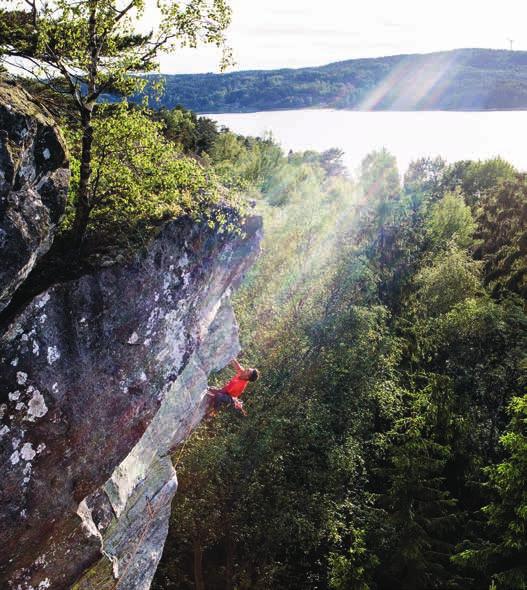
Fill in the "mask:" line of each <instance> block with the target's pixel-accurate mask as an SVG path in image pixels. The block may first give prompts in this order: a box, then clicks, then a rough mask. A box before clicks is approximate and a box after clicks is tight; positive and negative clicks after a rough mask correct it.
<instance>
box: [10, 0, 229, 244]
mask: <svg viewBox="0 0 527 590" xmlns="http://www.w3.org/2000/svg"><path fill="white" fill-rule="evenodd" d="M145 9H146V3H145V1H144V0H131V1H130V2H124V3H123V2H120V1H119V0H52V1H47V0H46V1H44V0H30V1H28V0H15V1H14V2H12V1H6V0H4V1H2V2H0V59H1V61H2V62H3V63H7V64H11V65H12V67H14V68H16V69H18V70H22V71H23V72H26V73H28V74H31V75H32V76H34V77H35V78H36V79H37V80H38V81H39V83H40V84H41V85H43V86H46V87H47V88H48V89H49V90H50V91H51V92H53V93H55V94H57V95H60V96H66V97H67V98H68V102H67V104H68V106H69V109H68V114H69V116H70V117H74V127H75V128H76V129H77V128H78V129H80V130H81V135H80V145H81V151H80V156H79V160H80V165H79V167H78V177H79V178H78V185H77V187H76V189H77V190H76V192H75V218H74V222H73V224H72V236H73V238H74V240H75V242H76V243H77V246H81V245H82V242H83V240H84V237H85V234H86V230H87V227H88V224H89V221H90V215H91V214H92V212H93V211H94V209H95V208H96V207H97V204H98V203H97V201H96V200H94V198H95V197H94V192H96V189H94V187H93V186H92V185H93V183H97V178H93V176H92V160H93V141H94V134H95V128H94V124H93V120H94V117H95V119H96V118H97V116H98V113H99V112H100V111H99V110H98V109H96V103H97V101H98V99H99V98H101V96H102V95H103V94H104V93H106V92H108V91H110V90H111V91H114V92H118V93H120V94H122V95H124V96H128V95H130V94H132V93H134V92H137V91H139V90H141V89H143V88H144V87H145V84H146V79H145V78H144V77H143V76H141V75H139V74H144V73H146V72H151V71H153V70H155V69H156V67H157V58H158V56H159V54H160V53H161V52H162V51H174V50H175V49H176V48H178V47H180V46H190V47H195V46H196V45H197V44H198V42H200V41H203V42H205V43H212V44H215V45H217V46H220V47H224V42H225V38H224V30H225V28H226V27H227V25H228V24H229V22H230V10H229V8H228V7H227V5H226V4H225V2H224V0H190V1H189V2H186V3H184V4H181V3H178V2H171V1H170V0H158V1H157V3H156V9H157V12H158V19H157V24H156V27H154V29H153V30H151V31H150V32H147V33H141V32H140V21H141V18H142V17H143V16H144V14H145ZM224 58H225V60H227V61H228V51H226V53H224ZM225 63H226V62H225ZM123 214H125V212H123Z"/></svg>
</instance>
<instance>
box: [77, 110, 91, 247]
mask: <svg viewBox="0 0 527 590" xmlns="http://www.w3.org/2000/svg"><path fill="white" fill-rule="evenodd" d="M91 122H92V112H91V110H86V111H85V112H84V113H83V116H82V151H81V166H80V178H79V192H78V194H77V201H76V203H75V219H74V221H73V238H74V241H75V244H76V245H77V246H78V247H80V246H81V245H82V242H83V241H84V237H85V235H86V228H87V227H88V221H89V219H90V210H91V206H90V205H91V204H90V177H91V162H92V145H93V127H92V124H91Z"/></svg>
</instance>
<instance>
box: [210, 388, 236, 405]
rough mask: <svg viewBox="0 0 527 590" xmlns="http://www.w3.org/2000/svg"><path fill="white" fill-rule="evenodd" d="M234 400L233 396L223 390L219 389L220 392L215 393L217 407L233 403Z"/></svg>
mask: <svg viewBox="0 0 527 590" xmlns="http://www.w3.org/2000/svg"><path fill="white" fill-rule="evenodd" d="M233 404H234V400H233V399H232V397H231V396H230V395H229V394H228V393H225V392H223V391H218V393H216V394H214V407H215V408H216V409H219V408H221V406H224V405H233Z"/></svg>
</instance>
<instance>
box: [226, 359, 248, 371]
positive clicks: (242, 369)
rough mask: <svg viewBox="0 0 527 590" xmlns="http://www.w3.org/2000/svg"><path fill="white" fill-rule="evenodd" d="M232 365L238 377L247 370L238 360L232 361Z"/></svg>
mask: <svg viewBox="0 0 527 590" xmlns="http://www.w3.org/2000/svg"><path fill="white" fill-rule="evenodd" d="M230 365H231V367H232V368H233V369H234V370H235V371H236V374H237V375H239V374H240V373H243V371H245V369H244V368H243V367H242V366H241V365H240V363H239V362H238V359H232V361H231V362H230Z"/></svg>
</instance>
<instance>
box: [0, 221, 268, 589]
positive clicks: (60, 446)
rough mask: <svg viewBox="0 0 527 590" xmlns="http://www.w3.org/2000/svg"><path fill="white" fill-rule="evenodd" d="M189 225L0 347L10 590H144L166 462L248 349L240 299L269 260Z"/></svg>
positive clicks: (171, 489) (67, 296)
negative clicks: (211, 387)
mask: <svg viewBox="0 0 527 590" xmlns="http://www.w3.org/2000/svg"><path fill="white" fill-rule="evenodd" d="M260 234H261V222H260V220H259V219H258V218H251V219H249V220H248V221H247V222H246V225H245V228H244V233H243V234H240V235H232V234H220V233H217V232H216V231H214V230H212V229H210V228H209V227H207V225H206V224H203V225H197V224H195V223H193V222H191V221H188V220H183V221H180V222H173V223H170V224H168V225H167V226H166V227H165V228H164V230H163V231H162V232H161V233H160V235H159V236H158V238H157V239H156V240H155V241H154V242H153V243H152V245H151V246H150V248H149V249H148V251H146V252H144V253H143V254H142V255H140V256H137V258H136V259H135V260H134V261H132V262H130V263H127V264H123V265H115V266H112V267H109V268H106V269H102V270H100V271H98V272H96V273H93V274H90V275H86V276H83V277H82V278H80V279H78V280H75V281H71V282H68V283H64V284H59V285H56V286H54V287H52V288H50V289H49V290H47V291H46V292H44V293H42V294H41V295H39V296H38V297H36V298H35V299H34V300H33V301H32V302H31V303H30V304H29V305H28V306H27V307H26V308H25V309H24V310H22V311H21V312H20V313H19V315H18V316H17V317H15V318H14V319H13V320H12V321H11V323H10V325H9V326H8V327H7V328H6V329H5V331H4V333H3V334H2V335H1V336H0V360H1V362H2V371H1V372H0V404H1V405H0V414H1V416H2V417H1V419H0V437H1V439H0V456H1V461H2V465H3V477H2V481H1V482H0V506H1V508H0V530H1V531H2V538H3V539H2V540H3V543H2V544H1V545H0V563H1V564H2V565H1V569H0V586H1V587H4V586H5V587H7V588H13V589H17V590H18V589H19V588H20V590H24V589H25V590H30V589H33V590H36V589H39V590H40V589H45V588H47V587H49V588H54V589H55V588H57V589H62V588H70V587H71V586H74V585H75V586H76V587H78V588H83V589H91V588H97V589H104V588H108V589H110V588H112V589H117V588H119V589H121V590H127V589H135V588H138V589H139V588H141V589H142V588H145V589H146V588H148V587H149V586H150V582H151V579H152V577H153V575H154V572H155V568H156V566H157V563H158V560H159V558H160V556H161V551H162V548H163V544H164V540H165V537H166V534H167V529H168V519H169V513H170V502H171V499H172V497H173V494H174V493H175V489H176V474H175V472H174V469H173V467H172V464H171V461H170V458H169V456H168V455H169V450H170V448H171V447H172V446H173V445H174V444H176V443H177V442H179V441H181V440H183V439H184V438H185V437H186V436H188V434H189V433H190V431H191V429H192V427H193V426H194V425H196V424H197V423H198V422H199V421H200V420H201V418H202V416H203V412H204V407H205V392H206V387H207V377H208V374H209V373H210V372H211V371H215V370H218V369H220V368H222V367H223V366H225V364H226V363H227V362H228V361H229V360H230V358H232V357H233V356H234V355H235V354H236V353H237V352H238V350H239V343H238V333H237V326H236V321H235V318H234V314H233V312H232V308H231V305H230V301H229V295H230V292H231V290H232V288H233V287H235V286H236V285H237V284H238V283H239V281H240V279H241V277H242V276H243V274H244V272H245V271H246V270H247V269H248V267H249V266H250V265H251V264H252V262H253V260H254V258H255V256H256V255H257V252H258V249H259V242H260V238H261V235H260Z"/></svg>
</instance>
